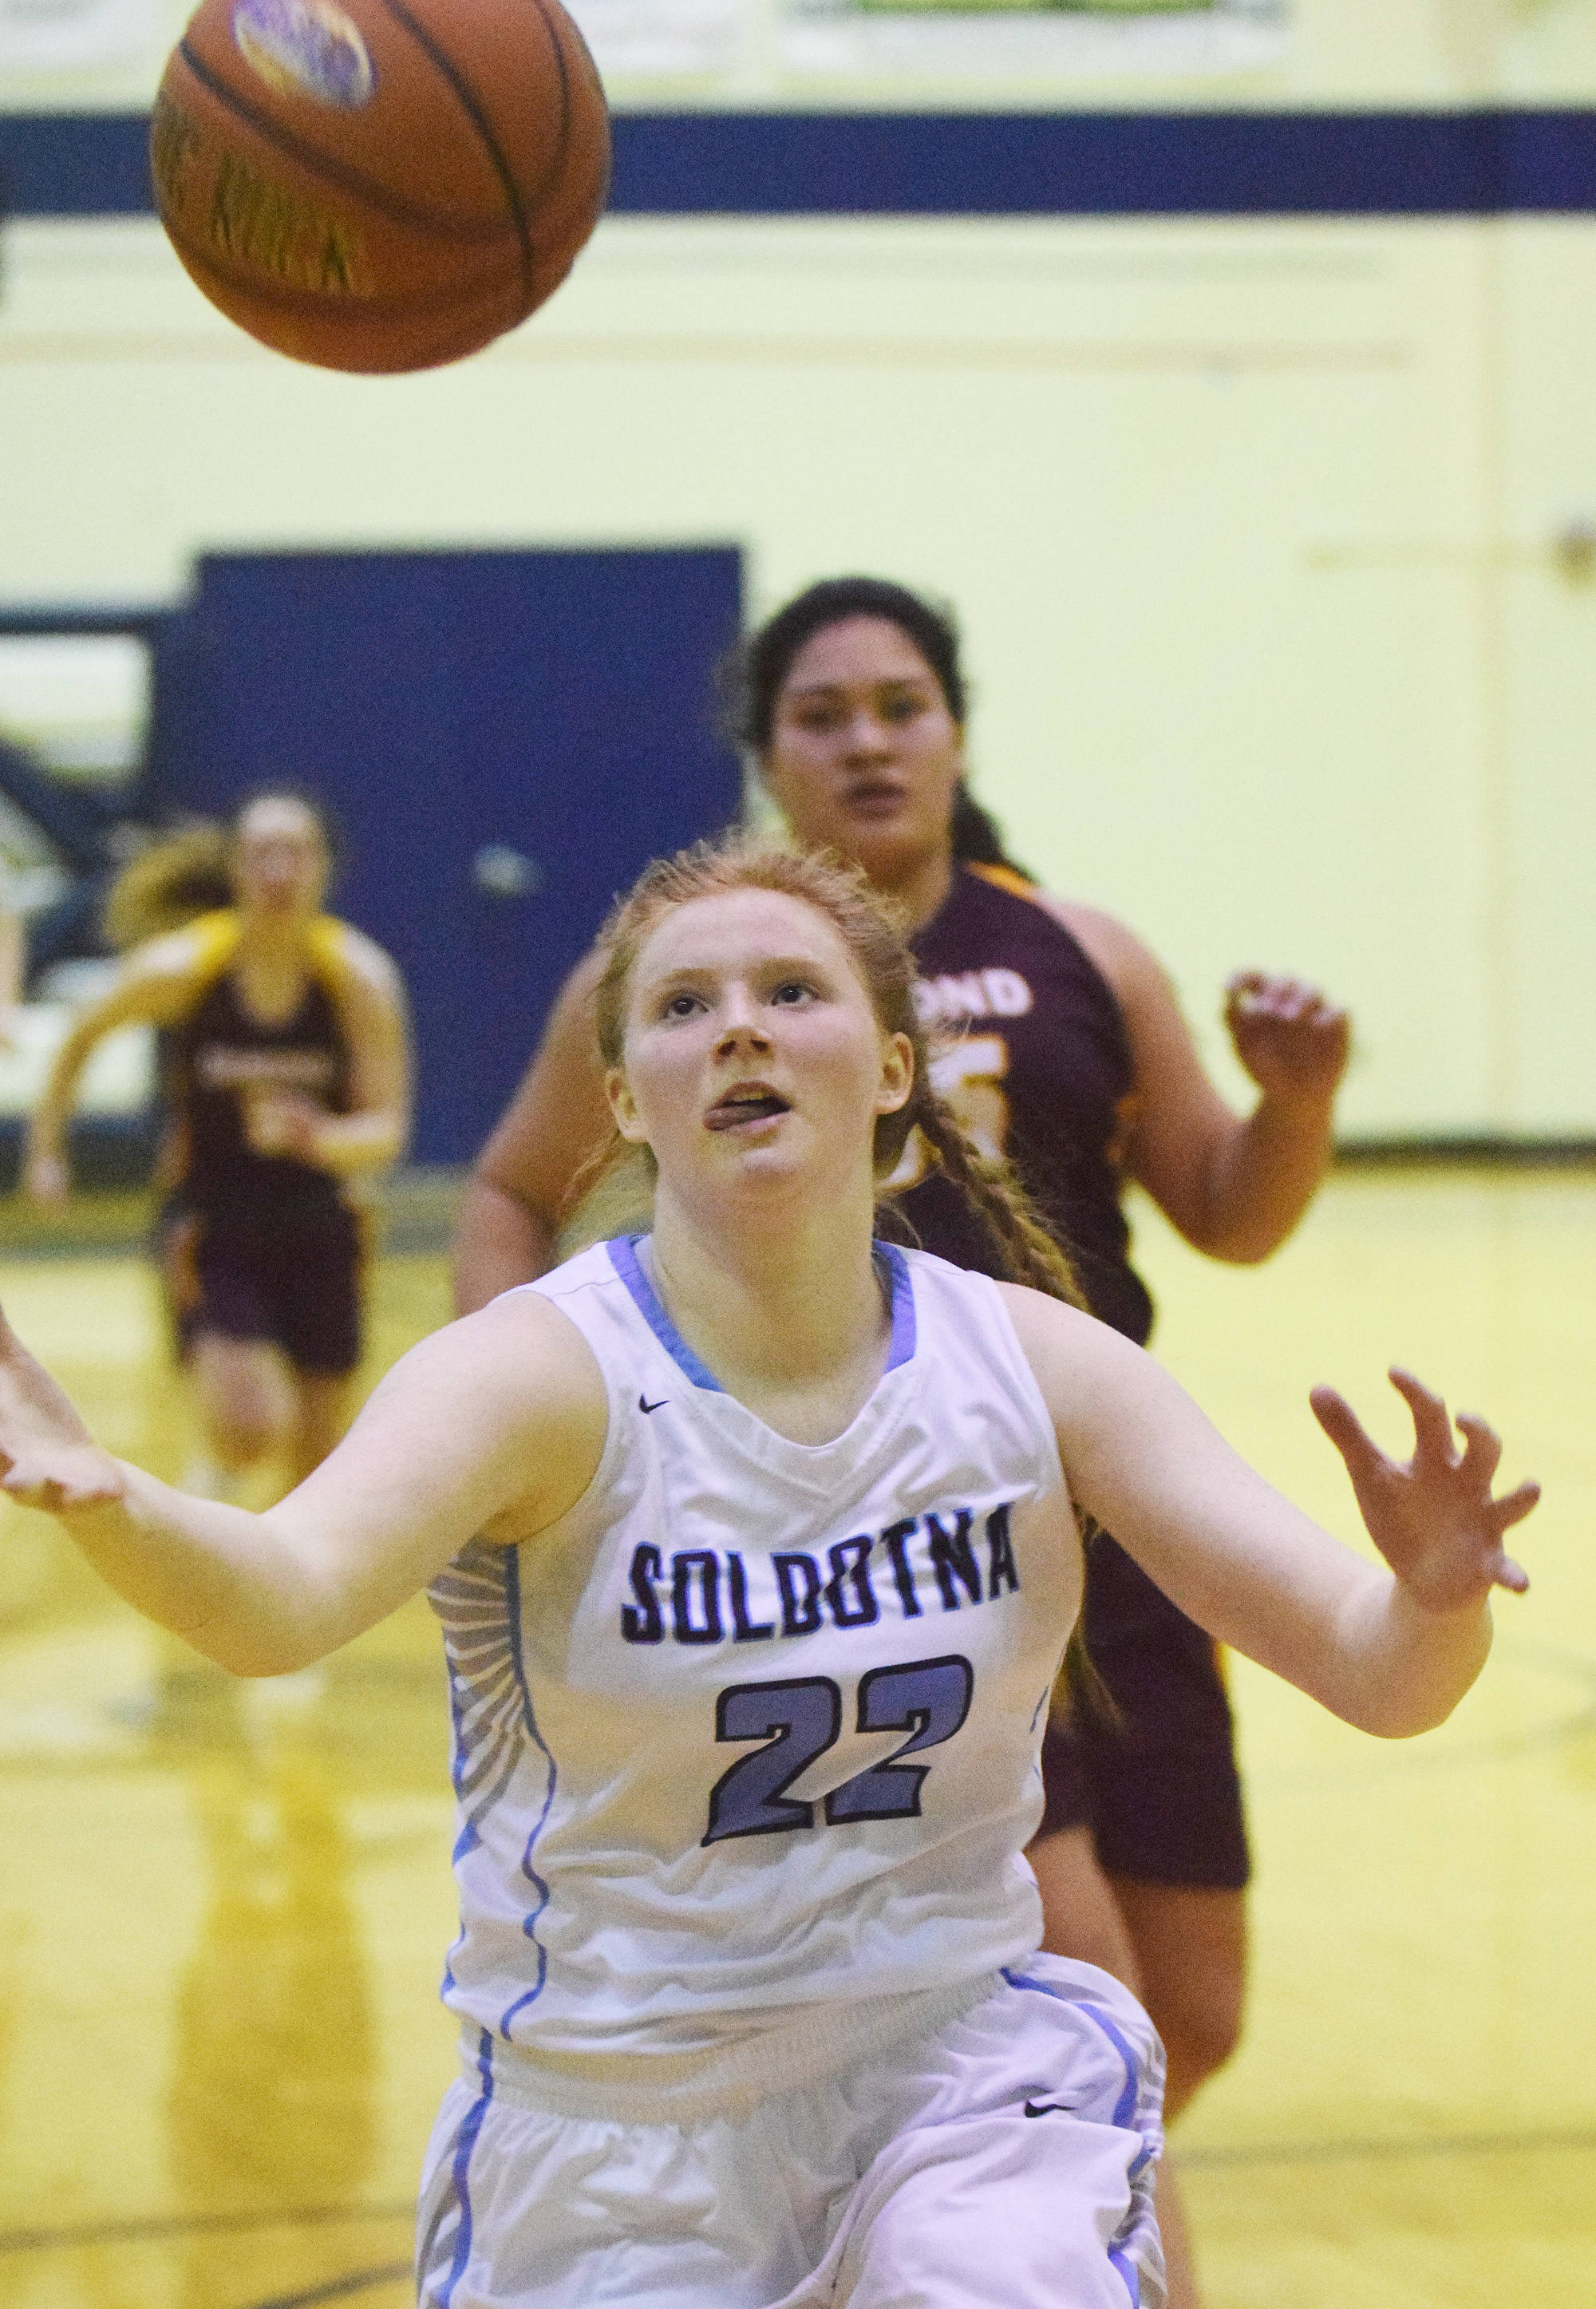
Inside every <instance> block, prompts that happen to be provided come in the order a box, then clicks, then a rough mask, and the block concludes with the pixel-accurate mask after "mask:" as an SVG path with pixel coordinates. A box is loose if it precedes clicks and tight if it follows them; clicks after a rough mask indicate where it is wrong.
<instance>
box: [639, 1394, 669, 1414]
mask: <svg viewBox="0 0 1596 2309" xmlns="http://www.w3.org/2000/svg"><path fill="white" fill-rule="evenodd" d="M669 1401H670V1397H669V1396H668V1395H662V1396H661V1397H660V1400H659V1402H658V1403H650V1402H649V1401H648V1399H647V1397H644V1396H641V1395H640V1396H639V1397H638V1398H637V1408H638V1409H639V1411H660V1410H663V1408H664V1406H665V1405H667V1404H668V1403H669Z"/></svg>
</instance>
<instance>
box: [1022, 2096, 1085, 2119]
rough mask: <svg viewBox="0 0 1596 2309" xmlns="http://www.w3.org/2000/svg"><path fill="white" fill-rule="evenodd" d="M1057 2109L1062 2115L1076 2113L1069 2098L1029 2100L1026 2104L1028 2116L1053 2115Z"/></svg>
mask: <svg viewBox="0 0 1596 2309" xmlns="http://www.w3.org/2000/svg"><path fill="white" fill-rule="evenodd" d="M1055 2111H1057V2114H1059V2115H1061V2116H1069V2115H1071V2114H1074V2112H1073V2111H1072V2109H1071V2107H1070V2105H1069V2103H1068V2101H1067V2100H1028V2101H1027V2102H1026V2104H1025V2114H1026V2115H1027V2116H1051V2115H1052V2114H1054V2113H1055Z"/></svg>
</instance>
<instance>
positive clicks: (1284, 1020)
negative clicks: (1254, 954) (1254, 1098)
mask: <svg viewBox="0 0 1596 2309" xmlns="http://www.w3.org/2000/svg"><path fill="white" fill-rule="evenodd" d="M1225 1025H1227V1026H1228V1027H1229V1033H1230V1040H1231V1042H1233V1043H1234V1045H1235V1048H1236V1055H1237V1057H1238V1059H1240V1060H1241V1063H1242V1065H1243V1066H1244V1067H1245V1068H1247V1072H1248V1074H1249V1075H1251V1077H1252V1078H1253V1080H1254V1081H1255V1083H1256V1084H1257V1085H1258V1088H1259V1089H1260V1090H1261V1091H1264V1093H1265V1094H1267V1095H1269V1096H1270V1097H1272V1098H1308V1097H1313V1098H1328V1097H1329V1096H1330V1094H1332V1092H1333V1090H1334V1088H1335V1086H1336V1085H1337V1083H1339V1082H1340V1080H1341V1078H1342V1075H1343V1074H1344V1073H1345V1072H1346V1070H1347V1056H1348V1052H1349V1051H1350V1048H1351V1037H1352V1027H1351V1022H1350V1019H1349V1018H1348V1016H1347V1014H1346V1012H1345V1011H1344V1010H1342V1009H1341V1008H1340V1007H1338V1006H1337V1005H1336V1004H1335V1003H1333V1002H1332V1001H1331V999H1330V998H1329V997H1328V995H1324V994H1321V993H1320V991H1319V990H1318V988H1317V987H1316V986H1305V985H1304V984H1303V983H1302V981H1301V980H1300V979H1298V978H1271V977H1269V976H1267V975H1266V974H1265V973H1264V972H1263V971H1261V970H1238V972H1237V973H1236V974H1235V976H1234V977H1233V978H1231V979H1229V980H1228V981H1227V982H1226V985H1225Z"/></svg>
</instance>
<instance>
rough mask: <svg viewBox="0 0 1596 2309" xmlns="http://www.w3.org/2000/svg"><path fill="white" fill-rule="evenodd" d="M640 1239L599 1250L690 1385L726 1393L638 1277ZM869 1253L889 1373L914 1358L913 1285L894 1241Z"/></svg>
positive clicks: (618, 1239) (617, 1240) (620, 1239)
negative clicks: (885, 1285)
mask: <svg viewBox="0 0 1596 2309" xmlns="http://www.w3.org/2000/svg"><path fill="white" fill-rule="evenodd" d="M641 1241H643V1237H642V1236H641V1235H638V1234H627V1235H617V1236H615V1237H614V1238H613V1239H612V1241H609V1242H607V1243H606V1244H605V1246H604V1248H605V1249H606V1250H608V1253H609V1263H610V1265H611V1266H612V1267H614V1269H615V1271H616V1273H617V1275H618V1276H620V1278H621V1281H622V1282H623V1283H624V1284H625V1286H626V1289H627V1290H628V1291H629V1292H630V1293H631V1295H632V1303H633V1305H634V1307H635V1308H636V1310H637V1311H638V1313H639V1314H640V1315H641V1316H642V1317H643V1321H644V1322H645V1323H646V1324H647V1325H648V1327H649V1328H650V1330H651V1332H652V1333H653V1335H654V1336H655V1338H657V1339H658V1340H659V1342H660V1345H661V1346H662V1347H663V1348H664V1350H665V1352H666V1353H667V1354H668V1355H669V1357H670V1359H671V1361H672V1362H674V1363H676V1364H677V1366H678V1368H679V1369H680V1370H682V1371H686V1375H687V1377H688V1378H689V1379H691V1380H692V1382H693V1384H694V1387H701V1388H704V1389H705V1391H706V1392H707V1393H708V1394H711V1395H724V1394H725V1392H726V1389H725V1388H723V1387H722V1386H721V1384H720V1380H719V1379H717V1378H716V1377H715V1374H714V1372H713V1371H711V1369H710V1367H709V1365H708V1364H707V1363H703V1362H700V1361H699V1359H698V1357H697V1356H696V1355H695V1354H694V1352H693V1350H692V1348H691V1347H690V1346H689V1345H687V1342H686V1339H684V1338H683V1336H682V1335H681V1333H680V1332H679V1331H678V1330H677V1327H676V1325H675V1324H674V1323H673V1322H672V1321H671V1319H670V1318H669V1315H668V1314H667V1313H666V1311H665V1309H664V1306H663V1304H662V1303H661V1302H660V1294H659V1293H658V1292H657V1291H656V1290H655V1289H654V1286H653V1284H651V1282H650V1281H649V1279H648V1276H646V1275H645V1274H644V1273H643V1262H642V1260H641V1259H640V1258H638V1256H637V1246H638V1244H639V1243H640V1242H641ZM875 1255H876V1258H879V1259H881V1260H882V1261H884V1264H885V1267H886V1271H887V1277H888V1281H889V1283H890V1284H891V1288H892V1308H893V1336H892V1343H891V1345H890V1346H889V1347H888V1350H887V1358H886V1368H887V1370H888V1371H896V1370H897V1369H898V1367H899V1366H900V1364H902V1363H906V1362H910V1360H911V1358H912V1356H913V1354H914V1346H915V1340H916V1337H917V1336H918V1322H917V1318H916V1315H915V1306H914V1284H913V1282H912V1280H911V1279H910V1273H909V1261H908V1260H907V1259H906V1258H904V1256H903V1254H902V1251H901V1250H899V1248H898V1246H897V1244H896V1243H895V1242H878V1243H876V1245H875Z"/></svg>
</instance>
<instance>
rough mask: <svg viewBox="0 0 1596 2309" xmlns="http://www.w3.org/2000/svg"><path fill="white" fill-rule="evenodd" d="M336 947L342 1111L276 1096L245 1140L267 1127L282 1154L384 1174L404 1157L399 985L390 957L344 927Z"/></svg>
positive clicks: (406, 1089) (329, 1167)
mask: <svg viewBox="0 0 1596 2309" xmlns="http://www.w3.org/2000/svg"><path fill="white" fill-rule="evenodd" d="M340 946H341V964H342V968H341V974H340V977H339V981H338V985H337V990H336V992H335V995H334V1000H335V1002H336V1004H337V1007H338V1014H339V1021H340V1024H341V1027H342V1029H343V1036H344V1042H345V1047H346V1048H347V1050H348V1051H349V1109H348V1111H347V1112H346V1113H343V1114H329V1113H327V1112H326V1111H325V1110H324V1108H321V1107H317V1106H315V1105H313V1104H312V1103H311V1102H310V1101H308V1100H297V1099H294V1098H292V1097H284V1098H281V1099H280V1100H278V1101H276V1102H274V1103H273V1108H272V1113H271V1114H270V1115H269V1116H268V1117H266V1118H265V1119H264V1121H263V1123H260V1122H257V1123H256V1125H255V1127H254V1131H253V1133H252V1136H253V1137H254V1138H255V1140H256V1141H257V1143H258V1140H259V1138H260V1137H261V1134H262V1129H264V1130H265V1131H267V1132H270V1131H271V1130H272V1129H273V1128H275V1129H278V1130H280V1133H281V1136H282V1139H283V1145H282V1148H281V1151H282V1152H284V1153H286V1154H290V1155H296V1156H298V1159H299V1160H300V1161H301V1162H306V1163H314V1164H315V1167H316V1168H317V1169H318V1170H321V1171H332V1172H335V1173H336V1174H337V1175H338V1176H340V1177H341V1178H349V1177H353V1176H356V1175H357V1174H358V1173H359V1172H366V1171H381V1170H384V1169H386V1167H387V1166H388V1164H389V1163H395V1162H397V1161H398V1159H399V1157H400V1156H401V1155H402V1154H403V1152H404V1148H405V1142H406V1140H407V1139H408V1138H409V1137H410V1103H411V1059H410V1017H409V1009H408V1006H407V1004H406V1001H405V992H404V981H403V980H402V979H401V976H400V974H399V971H398V967H397V965H396V964H394V963H393V960H392V958H391V957H390V956H388V955H386V954H384V951H383V949H382V947H380V946H378V945H376V944H375V941H374V940H373V939H371V938H367V937H365V936H364V935H363V934H362V933H361V932H360V931H359V930H352V929H351V928H350V927H349V924H348V923H345V924H344V925H343V926H342V929H341V940H340ZM262 1151H276V1150H275V1149H271V1150H267V1149H263V1150H262Z"/></svg>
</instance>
